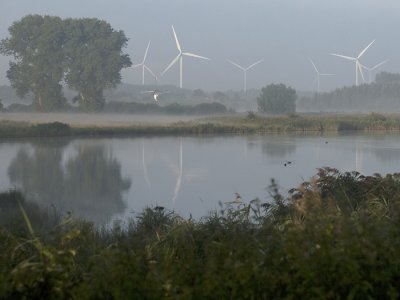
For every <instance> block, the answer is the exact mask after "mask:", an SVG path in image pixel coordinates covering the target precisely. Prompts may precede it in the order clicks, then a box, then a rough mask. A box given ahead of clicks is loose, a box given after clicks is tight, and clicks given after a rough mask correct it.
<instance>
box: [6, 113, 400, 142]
mask: <svg viewBox="0 0 400 300" xmlns="http://www.w3.org/2000/svg"><path fill="white" fill-rule="evenodd" d="M351 130H358V131H398V130H400V116H399V115H381V114H377V113H371V114H368V115H299V114H290V115H282V116H267V115H259V114H255V113H253V112H249V113H247V114H246V115H234V114H226V115H222V116H220V117H208V118H203V119H198V120H194V121H189V122H176V123H172V124H150V123H148V124H135V123H134V117H133V118H132V125H118V126H107V125H102V124H99V125H97V126H94V125H93V126H91V125H86V126H83V125H80V126H73V125H71V126H70V125H68V124H64V123H60V122H53V123H42V124H30V123H28V122H13V121H0V138H13V137H49V136H53V137H54V136H100V135H101V136H114V135H115V136H117V135H147V134H157V135H178V134H179V135H184V134H255V133H258V134H263V133H293V132H341V131H351Z"/></svg>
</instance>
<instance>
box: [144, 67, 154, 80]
mask: <svg viewBox="0 0 400 300" xmlns="http://www.w3.org/2000/svg"><path fill="white" fill-rule="evenodd" d="M144 68H145V69H146V70H147V71H148V72H149V73H150V74H151V75H153V77H154V78H157V76H156V74H154V73H153V71H152V70H151V69H150V68H149V67H148V66H146V65H144Z"/></svg>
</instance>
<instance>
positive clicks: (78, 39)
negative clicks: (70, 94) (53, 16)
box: [64, 18, 132, 111]
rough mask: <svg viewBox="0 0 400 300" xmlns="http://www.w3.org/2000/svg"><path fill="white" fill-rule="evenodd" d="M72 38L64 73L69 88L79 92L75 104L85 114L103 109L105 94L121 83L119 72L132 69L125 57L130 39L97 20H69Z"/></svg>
mask: <svg viewBox="0 0 400 300" xmlns="http://www.w3.org/2000/svg"><path fill="white" fill-rule="evenodd" d="M65 22H66V30H67V35H68V37H69V39H68V42H67V43H66V44H65V49H64V50H65V54H66V60H65V69H66V77H65V80H66V83H67V84H68V87H69V88H71V89H73V90H76V91H77V92H78V95H77V97H75V100H77V101H78V102H79V105H80V106H81V108H82V109H84V110H89V111H93V110H100V109H102V108H103V106H104V102H105V99H104V95H103V91H104V89H107V88H113V87H115V86H116V84H118V83H120V82H121V74H120V71H121V69H122V68H126V67H129V66H131V65H132V63H131V60H130V58H129V56H128V55H127V54H123V53H122V48H123V47H125V46H126V43H127V41H128V39H127V38H126V37H125V34H124V32H123V31H115V30H114V29H113V28H112V27H111V26H110V24H108V23H107V22H105V21H100V20H98V19H88V18H86V19H78V20H77V19H67V20H65Z"/></svg>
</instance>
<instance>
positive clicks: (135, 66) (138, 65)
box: [132, 64, 143, 68]
mask: <svg viewBox="0 0 400 300" xmlns="http://www.w3.org/2000/svg"><path fill="white" fill-rule="evenodd" d="M142 65H143V64H137V65H133V66H132V68H137V67H141V66H142Z"/></svg>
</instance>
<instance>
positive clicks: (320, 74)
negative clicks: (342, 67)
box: [309, 58, 335, 93]
mask: <svg viewBox="0 0 400 300" xmlns="http://www.w3.org/2000/svg"><path fill="white" fill-rule="evenodd" d="M309 60H310V62H311V64H312V66H313V67H314V70H315V73H317V77H316V78H315V80H316V81H317V92H318V93H319V91H320V77H321V76H333V75H335V74H329V73H320V72H319V71H318V69H317V67H316V66H315V64H314V62H313V61H312V59H311V58H309ZM315 80H314V82H315Z"/></svg>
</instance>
